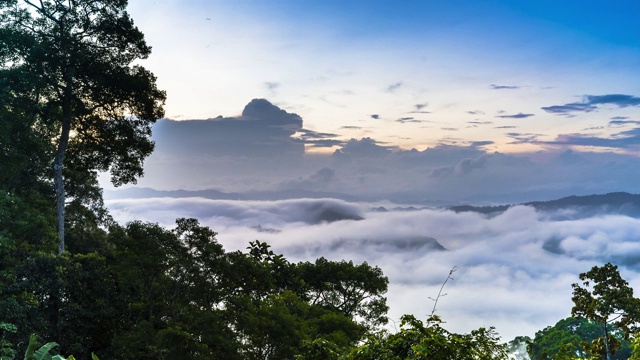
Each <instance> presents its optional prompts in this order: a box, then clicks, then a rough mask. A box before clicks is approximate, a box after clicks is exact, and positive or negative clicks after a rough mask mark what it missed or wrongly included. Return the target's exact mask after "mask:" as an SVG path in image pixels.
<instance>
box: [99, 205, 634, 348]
mask: <svg viewBox="0 0 640 360" xmlns="http://www.w3.org/2000/svg"><path fill="white" fill-rule="evenodd" d="M381 205H384V206H385V208H386V209H387V210H389V211H387V212H376V211H373V210H370V209H374V208H378V207H379V206H381ZM107 206H108V207H109V208H110V209H111V212H112V214H113V216H114V218H115V219H116V220H117V221H119V222H126V221H130V220H133V219H142V220H145V221H152V222H159V223H160V224H162V225H165V226H172V224H173V221H174V219H175V218H176V217H183V216H196V217H198V218H199V220H200V221H201V223H203V224H204V225H207V226H210V227H211V228H212V229H213V230H215V231H217V232H218V236H217V238H218V240H219V241H220V243H221V244H222V245H223V246H224V247H225V249H226V250H227V251H233V250H242V251H245V248H246V246H247V245H248V242H249V241H253V240H255V239H259V240H260V241H265V242H267V243H269V244H270V245H271V246H272V250H273V251H274V252H276V253H279V254H283V255H284V256H285V257H286V258H287V259H288V260H289V261H292V262H297V261H314V260H315V259H316V258H318V257H320V256H323V257H325V258H328V259H330V260H343V259H347V260H353V261H354V262H355V263H361V262H364V261H366V262H368V263H369V264H370V265H373V266H379V267H380V268H381V269H382V270H383V272H384V274H385V275H386V276H388V277H389V280H390V287H389V292H388V293H387V297H388V303H389V305H390V311H389V316H390V317H391V319H392V320H394V321H398V320H399V318H400V316H401V315H402V314H413V315H415V316H416V317H418V318H422V319H424V317H426V315H427V314H429V313H430V312H431V309H432V307H433V302H432V301H429V298H433V297H435V296H436V295H437V293H438V290H439V288H440V286H441V285H442V282H443V281H444V279H445V278H446V276H447V274H448V272H449V270H450V269H451V268H453V267H454V266H455V267H456V268H457V269H458V270H457V272H456V273H455V276H454V280H453V281H451V282H449V283H448V284H447V287H446V289H445V292H446V293H447V294H448V295H447V296H446V297H445V298H443V299H441V301H440V302H439V303H438V308H437V314H438V315H440V316H441V317H442V318H443V319H445V320H446V321H447V329H449V330H451V331H456V332H469V331H470V330H472V329H475V328H478V327H480V326H489V325H493V326H496V328H497V331H498V332H499V334H500V335H501V336H502V337H503V338H502V339H503V340H504V341H508V340H510V339H512V338H513V337H515V336H517V335H529V336H533V335H534V333H535V331H537V330H540V329H542V328H544V327H546V326H548V325H552V324H554V323H555V322H557V321H558V320H559V319H562V318H564V317H566V316H567V314H568V313H569V312H570V310H571V307H572V305H573V304H572V301H571V284H572V283H575V282H578V281H579V279H578V274H580V273H581V272H584V271H587V270H589V269H590V268H591V267H593V266H595V265H599V266H600V265H602V264H603V263H605V262H607V261H612V262H614V263H615V264H617V265H619V266H620V268H619V269H620V272H621V275H622V277H623V278H625V279H627V280H629V282H630V285H631V286H632V287H633V288H636V289H637V288H639V287H640V280H639V279H640V271H639V270H638V267H637V266H636V264H637V263H638V262H639V261H640V243H638V242H637V241H632V240H631V239H637V238H639V237H640V219H637V218H632V217H627V216H622V215H603V214H598V215H596V216H593V217H587V218H580V219H569V220H567V219H562V220H555V218H554V217H553V216H552V214H551V213H548V212H543V211H536V210H535V209H533V208H531V207H527V206H516V207H512V208H510V209H509V210H507V211H505V212H504V213H502V214H499V215H497V216H491V217H488V216H485V215H481V214H477V213H454V212H451V211H445V210H439V209H417V210H414V211H399V210H394V207H393V205H392V204H389V203H384V204H380V203H371V204H366V203H362V204H353V203H348V202H343V201H336V200H330V199H321V200H292V201H275V202H247V201H213V200H204V199H198V198H190V199H157V198H156V199H136V200H135V201H133V200H117V201H108V202H107ZM334 213H339V214H342V215H345V216H351V217H354V218H355V217H359V218H363V219H362V220H360V221H349V220H347V221H334V222H327V221H323V219H324V218H326V217H327V214H334ZM263 229H269V230H270V231H263ZM417 300H419V301H417ZM543 300H544V301H543ZM391 326H392V327H393V325H391Z"/></svg>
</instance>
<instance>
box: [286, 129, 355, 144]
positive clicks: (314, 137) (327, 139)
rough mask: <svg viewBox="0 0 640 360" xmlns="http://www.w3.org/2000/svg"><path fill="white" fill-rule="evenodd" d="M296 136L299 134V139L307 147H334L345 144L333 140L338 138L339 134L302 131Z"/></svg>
mask: <svg viewBox="0 0 640 360" xmlns="http://www.w3.org/2000/svg"><path fill="white" fill-rule="evenodd" d="M296 134H298V137H297V139H300V141H301V142H302V143H304V144H305V145H310V146H312V147H333V146H339V145H342V144H344V141H342V140H337V139H333V138H335V137H338V136H339V135H338V134H332V133H323V132H317V131H313V130H308V129H300V130H298V132H297V133H296Z"/></svg>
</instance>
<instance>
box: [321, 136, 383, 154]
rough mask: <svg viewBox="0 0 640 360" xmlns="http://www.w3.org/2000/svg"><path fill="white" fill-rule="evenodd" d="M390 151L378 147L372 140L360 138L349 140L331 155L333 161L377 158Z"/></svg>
mask: <svg viewBox="0 0 640 360" xmlns="http://www.w3.org/2000/svg"><path fill="white" fill-rule="evenodd" d="M390 152H391V149H389V148H388V147H386V146H380V145H378V142H377V141H375V140H374V139H372V138H368V137H366V138H362V139H360V140H357V139H350V140H349V141H347V142H346V143H345V144H344V146H343V147H342V148H341V149H339V150H336V151H335V152H334V153H333V158H335V159H351V158H377V157H384V156H386V155H388V154H390Z"/></svg>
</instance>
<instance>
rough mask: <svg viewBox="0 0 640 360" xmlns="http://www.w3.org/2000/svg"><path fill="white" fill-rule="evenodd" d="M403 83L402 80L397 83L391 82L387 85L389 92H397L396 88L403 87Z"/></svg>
mask: <svg viewBox="0 0 640 360" xmlns="http://www.w3.org/2000/svg"><path fill="white" fill-rule="evenodd" d="M402 85H404V84H403V83H402V82H401V81H399V82H397V83H395V84H391V85H389V86H387V90H386V91H387V92H388V93H392V92H395V91H396V90H398V89H399V88H400V87H402Z"/></svg>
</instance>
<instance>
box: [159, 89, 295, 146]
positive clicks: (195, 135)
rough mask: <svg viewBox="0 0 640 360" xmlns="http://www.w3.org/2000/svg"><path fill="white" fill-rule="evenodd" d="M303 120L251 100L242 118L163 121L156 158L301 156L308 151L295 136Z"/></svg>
mask: <svg viewBox="0 0 640 360" xmlns="http://www.w3.org/2000/svg"><path fill="white" fill-rule="evenodd" d="M301 130H302V118H301V117H300V116H298V115H297V114H292V113H288V112H286V111H284V110H282V109H280V108H278V107H277V106H275V105H273V104H271V103H270V102H268V101H267V100H265V99H254V100H251V102H250V103H249V104H247V106H245V108H244V110H243V111H242V115H241V116H238V117H229V118H224V117H217V118H215V119H207V120H186V121H173V120H159V121H158V122H157V123H156V125H155V126H154V127H153V140H155V142H156V150H155V153H154V155H152V156H156V157H158V156H162V157H175V156H179V157H184V156H188V157H189V156H196V157H202V156H207V155H208V156H211V155H215V156H245V157H249V156H250V157H258V158H264V157H267V156H284V157H290V156H301V155H302V154H303V153H304V147H303V145H302V144H301V143H300V142H299V141H296V140H295V139H293V138H292V136H293V135H294V134H295V133H296V132H299V131H301Z"/></svg>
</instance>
